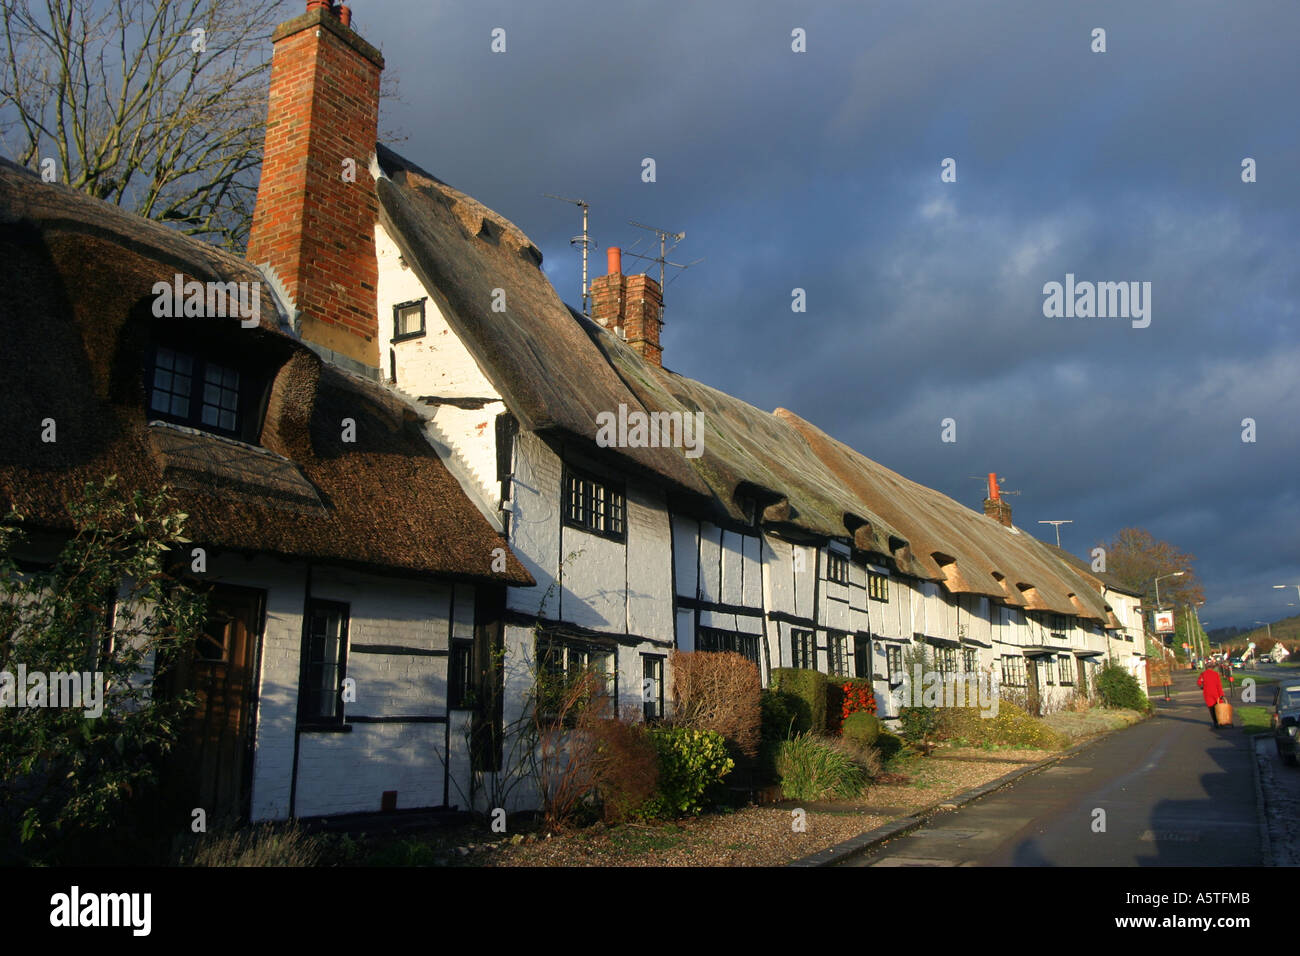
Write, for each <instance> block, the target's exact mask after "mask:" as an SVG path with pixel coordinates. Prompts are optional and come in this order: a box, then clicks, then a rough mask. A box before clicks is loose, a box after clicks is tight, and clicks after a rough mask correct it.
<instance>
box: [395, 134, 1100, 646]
mask: <svg viewBox="0 0 1300 956" xmlns="http://www.w3.org/2000/svg"><path fill="white" fill-rule="evenodd" d="M379 160H380V165H381V167H382V169H383V171H384V172H385V173H386V175H387V177H388V178H387V179H382V178H381V179H380V181H379V185H378V190H379V197H380V208H381V213H380V217H381V221H382V222H383V225H384V226H385V228H386V229H388V230H389V232H390V233H391V234H392V236H393V238H394V240H395V241H396V242H397V244H398V247H399V248H400V249H401V250H402V254H403V256H404V257H405V259H406V261H407V263H408V264H409V265H410V266H411V267H412V268H413V269H414V270H415V271H416V273H417V274H418V275H419V277H420V279H421V280H422V281H423V282H424V284H425V285H426V287H428V288H430V289H435V290H437V291H438V292H439V293H440V294H442V295H444V296H445V297H446V298H447V301H448V304H449V305H450V306H451V314H450V315H449V316H448V321H450V322H451V323H452V324H453V326H454V327H455V329H456V332H457V333H458V334H459V335H461V337H462V338H463V340H464V341H465V342H466V343H467V344H468V346H469V348H470V349H471V350H472V351H473V353H474V355H475V357H476V358H477V359H478V360H479V362H480V364H481V366H482V367H483V370H484V373H485V374H486V375H487V376H488V377H489V379H490V380H491V381H492V382H493V384H494V385H495V386H496V387H497V388H498V389H499V390H500V392H501V394H502V395H503V396H505V398H506V401H507V404H508V405H509V406H510V408H511V409H512V410H513V411H515V412H516V413H517V414H518V415H519V416H520V418H521V420H522V422H523V424H524V426H525V427H528V428H532V429H534V430H537V431H548V430H555V431H558V432H561V433H563V434H566V435H571V436H576V437H578V438H581V439H586V440H587V441H588V442H593V441H594V438H595V433H596V427H595V422H596V415H597V414H598V413H600V412H602V411H613V410H616V409H617V408H618V406H619V405H620V404H625V405H627V406H628V408H629V409H637V410H642V411H648V412H681V413H688V412H696V411H699V412H703V413H704V420H705V426H706V427H705V439H704V447H703V454H702V455H701V456H700V457H698V458H687V457H686V456H685V454H684V451H683V449H680V448H650V449H621V450H620V452H621V454H623V455H624V456H625V457H626V458H627V459H629V460H630V461H632V462H634V463H635V464H636V465H638V466H640V467H642V468H645V469H648V470H649V471H651V472H653V473H655V474H656V475H658V476H659V477H661V478H664V479H667V480H668V481H669V482H671V483H673V484H675V485H677V486H679V487H680V488H682V489H686V490H689V491H691V492H698V491H700V490H701V487H703V489H704V490H705V491H706V493H707V495H708V497H709V498H710V499H712V506H713V508H714V510H715V513H716V517H717V518H718V519H719V520H722V521H730V522H738V523H747V522H748V521H750V520H751V518H752V517H757V518H758V519H759V520H761V522H762V524H763V525H764V526H765V527H768V528H772V529H774V530H777V531H780V532H782V533H785V534H788V535H796V536H797V535H799V534H804V535H809V536H816V537H827V538H840V539H843V540H847V541H849V542H852V543H853V544H854V545H855V546H856V547H857V548H859V549H860V550H862V551H864V552H868V553H875V554H878V555H881V556H883V557H885V558H887V559H889V560H892V561H893V562H894V563H895V565H896V566H897V567H898V568H899V570H900V571H902V572H904V573H906V574H910V575H913V576H916V577H920V578H924V579H929V580H935V581H940V582H942V583H943V585H944V587H945V588H946V589H947V590H948V591H950V592H951V593H970V594H979V595H986V596H988V597H991V598H994V599H997V600H1000V601H1002V602H1004V603H1006V604H1009V605H1011V606H1015V607H1022V608H1026V609H1028V610H1050V611H1055V612H1057V613H1062V614H1073V615H1078V616H1081V617H1084V618H1090V619H1095V620H1103V621H1104V620H1106V619H1107V613H1106V610H1105V606H1104V604H1103V602H1102V601H1101V599H1100V597H1099V595H1098V593H1097V591H1096V588H1095V587H1094V586H1093V584H1092V583H1091V581H1090V580H1089V579H1087V578H1085V577H1084V576H1081V575H1080V574H1079V573H1078V572H1077V571H1076V569H1074V568H1073V567H1071V566H1068V565H1066V564H1063V563H1062V561H1061V560H1060V559H1059V558H1058V557H1057V556H1055V555H1053V554H1052V553H1051V552H1050V551H1047V550H1045V546H1044V545H1043V544H1042V543H1041V542H1039V541H1038V540H1037V539H1035V538H1033V537H1032V536H1030V535H1028V534H1024V533H1021V532H1019V531H1018V530H1015V531H1013V530H1009V529H1007V528H1005V527H1003V526H1002V525H1001V524H999V523H998V522H995V521H993V520H991V519H990V518H987V517H986V516H984V515H983V514H979V513H976V512H974V511H972V510H971V509H969V508H966V507H964V506H962V505H960V504H958V503H957V502H956V501H953V500H952V499H951V498H949V497H947V496H946V495H943V494H940V493H939V492H937V491H934V490H933V489H930V488H926V487H924V486H922V485H918V484H917V483H915V482H913V481H909V480H908V479H906V478H904V477H903V476H901V475H899V474H897V473H895V472H893V471H890V470H889V469H888V468H885V467H883V466H881V465H879V464H877V463H876V462H874V461H872V460H870V459H868V458H866V457H865V456H863V455H861V454H859V453H858V452H856V451H854V450H853V449H851V448H849V447H848V446H846V445H843V444H842V443H840V442H837V441H835V440H833V439H831V438H830V437H829V436H827V435H825V434H824V433H822V432H821V431H820V430H818V429H817V428H815V427H814V426H812V425H810V424H809V423H807V422H805V421H803V420H802V419H800V418H798V416H796V415H793V414H792V413H790V412H786V411H784V410H781V409H778V410H777V411H776V412H775V413H769V412H764V411H762V410H760V409H757V408H755V407H753V406H752V405H749V404H747V403H745V402H742V401H740V400H739V399H737V398H734V397H732V396H730V395H727V394H725V393H723V392H720V391H718V390H717V389H714V388H710V387H709V386H707V385H703V384H701V383H700V382H696V381H693V380H691V379H689V378H685V377H683V376H681V375H677V374H675V373H673V372H672V371H670V370H667V369H663V368H660V367H658V366H656V365H654V364H653V363H650V362H647V361H645V360H644V359H642V358H641V356H640V355H639V354H637V353H636V352H635V351H634V350H633V349H631V348H630V347H629V346H628V345H627V344H626V343H625V342H624V341H623V340H622V339H620V338H619V337H618V336H616V335H614V334H611V333H610V332H608V331H607V330H605V329H604V328H602V327H601V326H599V325H597V324H596V323H594V322H592V321H590V320H589V319H587V318H585V317H583V316H581V315H579V314H578V313H576V312H574V311H573V310H571V309H569V308H568V307H566V306H565V305H564V304H563V303H562V302H561V301H560V299H559V297H558V295H557V294H556V292H555V290H554V288H553V287H552V286H551V284H550V282H549V281H548V280H547V278H546V276H545V275H544V274H543V273H542V271H541V269H540V267H539V266H540V262H541V255H540V253H538V251H537V248H536V246H535V245H533V243H532V242H530V241H529V239H528V237H527V236H525V235H524V234H523V232H522V231H520V230H519V228H518V227H517V226H515V225H513V224H512V223H510V222H509V221H508V220H506V219H504V218H502V217H501V216H499V215H497V214H496V213H494V212H492V211H491V210H489V209H487V208H486V207H484V206H482V205H481V204H480V203H478V202H476V201H475V200H473V199H471V198H469V197H468V196H465V195H464V194H463V193H460V192H458V191H456V190H455V189H452V188H451V187H450V186H448V185H446V184H445V183H442V182H440V181H439V180H438V179H436V178H435V177H434V176H432V175H430V174H429V173H427V172H425V171H423V170H421V169H419V168H418V167H416V166H414V165H413V164H411V163H409V162H407V161H406V160H404V159H402V158H401V157H400V156H397V155H396V154H394V153H393V152H391V151H390V150H386V149H384V148H382V147H381V148H380V155H379ZM494 288H501V289H504V290H505V294H506V301H507V306H508V307H507V311H506V312H505V313H500V312H493V311H491V297H492V290H493V289H494ZM750 506H752V507H753V508H754V511H755V512H756V515H755V514H754V513H747V508H748V507H750Z"/></svg>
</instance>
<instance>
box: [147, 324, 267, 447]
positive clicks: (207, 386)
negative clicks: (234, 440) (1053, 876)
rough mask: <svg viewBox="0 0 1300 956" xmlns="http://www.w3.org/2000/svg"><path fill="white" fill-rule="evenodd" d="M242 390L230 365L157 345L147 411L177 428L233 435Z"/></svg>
mask: <svg viewBox="0 0 1300 956" xmlns="http://www.w3.org/2000/svg"><path fill="white" fill-rule="evenodd" d="M245 386H246V383H244V382H243V381H242V377H241V375H240V373H239V370H238V369H236V368H234V367H232V366H230V365H222V364H220V363H218V362H214V361H209V360H208V359H205V358H201V357H199V356H196V355H193V354H191V353H189V352H185V351H182V350H180V349H174V348H171V347H169V346H165V345H160V346H158V347H157V348H156V349H155V350H154V355H153V365H152V369H151V374H150V376H149V410H150V412H151V413H153V414H156V415H158V416H159V417H161V418H165V419H167V420H168V421H172V422H176V423H178V424H181V425H189V426H190V427H192V428H200V429H203V430H204V431H214V432H222V433H224V434H228V435H236V434H238V433H239V430H240V427H241V424H242V421H241V414H240V410H241V401H240V399H241V395H243V394H244V393H245V392H246V391H247V389H246V387H245Z"/></svg>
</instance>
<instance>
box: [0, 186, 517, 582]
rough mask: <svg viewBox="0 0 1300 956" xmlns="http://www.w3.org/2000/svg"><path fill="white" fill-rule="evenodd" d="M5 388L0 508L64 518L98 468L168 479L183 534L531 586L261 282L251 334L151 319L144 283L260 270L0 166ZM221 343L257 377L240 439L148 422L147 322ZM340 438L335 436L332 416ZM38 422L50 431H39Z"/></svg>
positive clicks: (417, 442)
mask: <svg viewBox="0 0 1300 956" xmlns="http://www.w3.org/2000/svg"><path fill="white" fill-rule="evenodd" d="M0 254H2V255H3V256H4V261H5V262H6V263H7V264H8V265H9V271H8V274H7V276H6V281H5V284H4V291H3V293H0V335H3V341H4V343H5V349H4V356H5V363H4V364H5V370H4V371H5V401H4V402H3V403H0V434H3V435H4V436H5V441H4V442H3V443H0V505H4V506H7V505H10V504H12V506H13V507H14V508H16V510H18V511H19V512H20V513H21V514H23V515H24V516H26V518H27V519H28V522H29V523H30V524H32V525H35V526H40V527H48V528H54V529H63V528H67V527H68V526H69V521H68V517H67V507H66V505H67V502H68V501H70V500H73V499H75V498H77V497H79V496H80V493H81V490H82V488H83V487H84V485H85V483H86V482H87V481H88V480H92V479H93V480H100V479H102V478H104V477H106V476H108V475H110V474H116V475H118V476H119V480H120V482H121V483H122V484H123V485H124V486H126V487H128V488H133V489H136V488H138V489H141V490H145V491H151V490H154V489H156V488H158V487H159V486H160V485H162V484H163V483H168V484H170V485H172V486H174V487H175V489H176V496H177V498H178V499H179V502H180V505H181V508H182V510H184V511H186V512H187V513H188V514H189V516H190V518H189V521H188V524H187V536H188V537H190V538H191V539H193V540H194V541H195V543H196V544H206V545H208V546H209V547H214V548H228V549H232V550H238V551H247V552H268V553H273V554H279V555H286V556H293V557H299V558H311V559H319V560H322V561H332V562H340V563H347V564H353V565H359V566H365V567H370V568H375V569H387V570H399V571H402V572H407V573H414V574H425V573H432V574H438V575H445V576H450V577H457V578H462V579H466V580H479V581H493V582H497V583H502V584H516V585H531V584H532V583H534V582H533V580H532V578H531V577H530V576H529V574H528V572H527V571H526V570H525V569H524V568H523V566H522V565H521V564H520V563H519V561H518V559H517V558H516V557H515V556H514V555H513V554H509V553H508V550H507V569H506V570H505V571H504V572H502V573H494V572H493V571H492V569H491V565H492V559H493V554H492V552H493V550H494V549H497V548H504V547H505V543H504V541H503V540H502V538H501V536H500V535H499V534H497V533H496V532H495V531H494V530H493V529H492V527H491V525H489V523H488V522H487V520H486V519H485V518H484V517H483V515H482V514H480V513H479V512H478V510H477V509H476V508H475V506H474V505H473V504H472V503H471V502H470V501H469V499H468V498H466V496H465V494H464V492H463V491H462V490H461V488H460V486H459V485H458V484H457V483H456V481H455V479H454V478H453V477H452V476H451V475H450V474H449V473H448V471H447V469H446V467H445V466H444V465H443V464H442V462H441V461H440V460H439V459H438V457H437V455H436V454H435V452H434V450H433V449H432V448H431V447H430V446H429V444H428V443H427V442H426V441H425V440H424V439H423V437H422V435H421V432H420V429H419V426H418V422H416V421H415V420H414V416H412V415H410V414H409V412H408V411H407V410H406V409H405V408H404V406H403V405H402V404H401V403H400V402H399V401H398V400H397V399H396V398H395V397H394V396H392V395H390V394H389V393H388V392H387V391H386V390H385V389H383V388H382V387H381V386H379V385H378V384H376V383H372V382H368V381H365V380H362V379H359V378H356V377H353V376H350V375H348V374H346V373H344V372H341V371H339V370H337V369H334V368H332V367H330V366H327V365H325V364H323V363H322V362H321V360H320V359H319V358H318V357H317V355H316V354H315V353H314V352H312V351H311V350H310V349H308V348H307V347H306V346H305V345H303V344H302V343H301V342H299V341H298V340H296V339H295V338H293V337H292V336H291V335H289V334H286V333H285V332H284V331H283V330H282V328H281V320H280V318H279V317H278V316H277V315H276V313H275V311H274V308H273V306H272V303H273V302H274V299H273V297H272V295H271V293H270V290H269V289H266V288H265V287H263V292H262V300H261V301H262V314H261V322H260V325H259V326H258V327H256V328H248V329H244V328H240V325H239V320H238V319H237V318H231V319H220V318H192V319H179V318H178V319H166V320H154V319H152V316H151V310H150V305H149V304H150V302H151V301H152V298H153V296H152V288H153V285H154V283H155V282H158V281H170V280H171V279H172V277H173V275H174V274H175V273H181V274H182V275H183V276H184V277H185V278H186V279H196V280H199V281H221V282H229V281H237V282H239V281H247V282H257V283H260V282H261V278H262V277H261V275H260V273H258V271H257V270H256V269H254V268H252V267H251V266H250V265H248V264H247V263H245V262H244V261H243V260H241V259H239V258H238V257H236V256H233V255H230V254H227V253H225V252H222V251H221V250H219V249H216V248H213V247H212V246H209V245H207V244H205V243H202V242H199V241H196V240H193V239H190V238H187V237H185V236H182V235H180V234H179V233H177V232H176V231H174V230H172V229H169V228H167V227H165V226H162V225H160V224H158V223H154V222H151V221H148V220H145V219H142V218H140V217H138V216H134V215H132V214H130V213H127V212H125V211H123V210H121V209H119V208H117V207H116V206H112V205H109V204H106V203H103V202H100V201H98V200H95V199H91V198H89V197H87V196H85V195H84V194H82V193H79V192H77V191H75V190H72V189H70V188H68V187H65V186H61V185H55V184H46V183H42V182H41V181H40V180H39V179H38V178H36V177H34V176H33V175H32V174H30V173H29V172H27V171H25V170H22V169H20V168H19V167H17V166H15V165H13V164H12V163H7V162H3V161H0ZM154 322H159V323H160V322H170V323H191V324H192V325H191V326H190V327H189V328H188V329H187V332H188V333H189V334H193V335H196V336H200V337H201V338H205V339H206V341H209V342H213V343H225V344H226V346H227V347H229V346H230V344H231V343H237V347H238V348H239V349H240V351H241V353H242V354H244V355H247V356H249V360H250V361H252V362H255V363H257V364H258V365H260V366H261V367H262V368H263V370H264V371H265V372H266V375H267V378H268V380H269V382H270V386H269V394H268V398H267V402H266V412H265V417H264V423H263V425H262V430H261V434H260V436H259V437H260V447H252V446H250V445H249V444H245V443H240V442H236V441H232V440H230V439H226V438H222V437H220V436H217V435H213V434H209V433H207V432H203V431H196V430H193V429H187V428H182V427H179V426H176V425H172V424H163V423H153V424H151V423H150V419H149V416H148V415H147V414H146V404H145V399H146V396H145V383H144V378H143V374H142V373H143V367H144V364H145V350H146V349H147V347H148V341H149V335H150V329H151V323H154ZM345 418H351V419H353V420H354V421H355V423H356V427H355V439H356V440H355V441H354V442H347V441H344V440H343V431H342V428H341V423H342V421H343V419H345ZM45 419H54V421H55V424H56V428H57V441H55V442H53V443H46V442H43V441H42V440H41V431H42V424H41V423H42V422H43V421H44V420H45Z"/></svg>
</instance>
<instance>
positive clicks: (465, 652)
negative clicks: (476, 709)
mask: <svg viewBox="0 0 1300 956" xmlns="http://www.w3.org/2000/svg"><path fill="white" fill-rule="evenodd" d="M473 689H474V642H473V641H463V640H455V641H452V642H451V653H450V654H449V655H448V662H447V707H448V709H450V710H469V709H471V708H473V706H474V693H473Z"/></svg>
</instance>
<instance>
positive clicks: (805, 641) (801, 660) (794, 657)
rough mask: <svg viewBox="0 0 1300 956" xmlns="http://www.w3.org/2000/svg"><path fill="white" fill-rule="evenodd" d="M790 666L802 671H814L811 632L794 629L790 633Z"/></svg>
mask: <svg viewBox="0 0 1300 956" xmlns="http://www.w3.org/2000/svg"><path fill="white" fill-rule="evenodd" d="M790 666H791V667H801V668H803V669H804V670H816V669H817V659H816V649H815V648H814V646H813V632H812V631H805V630H801V629H800V628H797V627H796V628H794V629H793V630H791V631H790Z"/></svg>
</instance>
